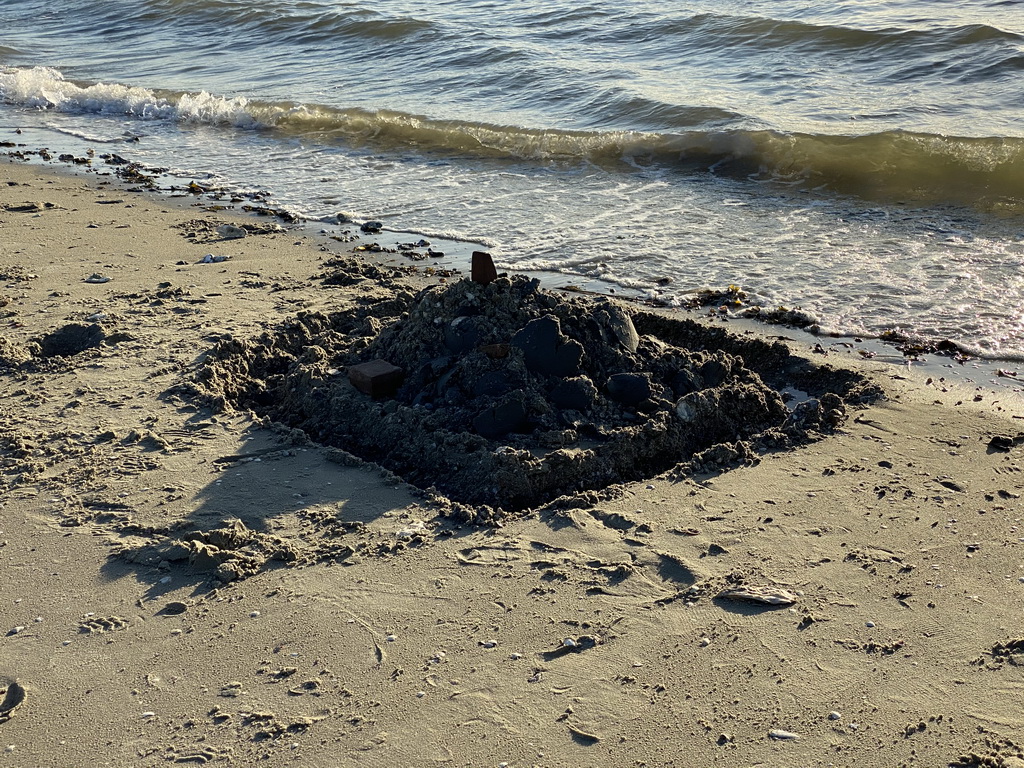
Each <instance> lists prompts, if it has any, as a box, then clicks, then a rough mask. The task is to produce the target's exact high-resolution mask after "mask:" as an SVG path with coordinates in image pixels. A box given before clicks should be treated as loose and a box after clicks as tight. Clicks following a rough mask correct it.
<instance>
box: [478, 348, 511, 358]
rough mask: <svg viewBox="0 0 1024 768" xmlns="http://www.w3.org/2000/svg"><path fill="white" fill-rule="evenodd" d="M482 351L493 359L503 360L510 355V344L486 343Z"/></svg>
mask: <svg viewBox="0 0 1024 768" xmlns="http://www.w3.org/2000/svg"><path fill="white" fill-rule="evenodd" d="M480 351H481V352H483V353H484V354H485V355H487V356H488V357H489V358H491V359H492V360H501V359H503V358H506V357H508V344H484V345H483V346H482V347H480Z"/></svg>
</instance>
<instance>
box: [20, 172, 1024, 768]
mask: <svg viewBox="0 0 1024 768" xmlns="http://www.w3.org/2000/svg"><path fill="white" fill-rule="evenodd" d="M0 167H2V168H3V175H4V181H5V182H7V184H5V185H3V186H0V236H2V238H3V243H4V246H3V250H2V251H0V269H2V270H3V271H4V274H5V278H4V279H3V281H0V296H3V297H5V298H6V300H7V301H6V304H5V305H4V306H3V307H2V308H0V312H3V313H4V317H3V331H2V332H0V335H2V336H3V337H4V339H6V340H7V341H9V342H11V343H12V344H14V345H16V346H17V347H19V348H22V349H23V348H25V347H26V346H27V344H28V343H29V342H30V341H31V340H32V339H38V338H40V337H42V336H44V335H45V334H46V333H49V332H51V331H53V330H56V329H58V328H60V327H62V326H65V325H67V324H69V323H76V322H80V323H88V322H95V321H90V320H89V318H92V317H96V316H97V315H105V316H106V317H105V318H104V319H103V320H102V323H103V327H104V330H105V332H106V333H107V334H108V337H112V338H113V340H111V339H110V338H108V340H107V341H106V342H105V343H102V344H99V345H97V346H94V347H89V348H87V349H85V350H83V351H82V352H81V353H79V354H77V355H74V356H72V357H67V358H51V359H50V360H49V361H43V362H40V363H38V364H36V365H34V366H32V367H27V368H21V369H16V370H13V371H12V370H5V371H3V373H2V374H0V413H2V416H3V419H2V424H3V425H4V426H3V429H2V431H0V480H2V482H3V484H4V492H3V496H2V501H0V508H2V510H3V524H2V532H0V542H2V546H0V557H2V558H3V561H4V572H5V574H9V576H8V578H6V579H5V580H4V583H3V586H2V587H0V622H3V623H0V642H2V643H4V644H5V648H4V650H5V653H4V654H3V658H4V661H3V666H0V687H6V688H8V689H10V688H11V683H8V682H5V681H7V680H14V681H16V682H17V684H18V686H21V689H20V690H22V691H23V693H24V698H23V700H18V701H16V702H15V703H14V705H13V706H12V707H11V708H10V710H9V711H8V712H3V711H0V745H3V746H4V747H5V749H6V751H5V752H4V753H3V754H0V760H6V761H7V763H8V764H10V765H37V764H38V765H47V764H67V765H73V764H86V763H89V764H93V765H115V764H124V762H126V761H129V762H133V763H135V764H138V765H144V766H150V765H152V766H155V765H164V764H166V763H167V762H168V761H178V762H187V761H192V762H214V763H218V762H222V763H223V764H237V765H248V764H252V763H253V762H255V761H256V760H260V761H261V762H262V763H263V764H266V765H271V766H273V765H286V764H287V765H293V764H295V762H296V760H298V761H299V762H302V763H303V764H309V765H321V764H340V763H346V762H351V763H356V764H360V763H365V764H371V765H376V764H382V763H384V762H389V763H391V764H408V765H412V764H421V763H423V762H425V761H431V762H436V763H438V764H441V765H498V764H501V763H507V764H508V765H512V766H528V765H540V766H562V765H565V766H569V765H572V766H579V765H595V766H605V765H607V766H613V765H614V766H618V765H631V764H644V763H647V764H652V765H671V764H673V763H674V764H679V765H682V764H684V763H685V764H715V763H718V762H722V763H723V764H726V763H727V764H765V763H767V764H785V763H792V764H796V763H801V764H808V765H850V764H857V765H865V766H871V765H878V766H891V765H897V764H908V765H922V766H932V765H950V764H952V765H959V766H982V765H993V764H994V765H998V766H1003V767H1004V768H1017V767H1018V766H1019V765H1020V764H1021V763H1020V760H1021V756H1022V754H1024V753H1022V749H1024V748H1022V746H1021V744H1020V741H1019V739H1018V740H1017V741H1016V742H1015V741H1014V736H1015V733H1019V732H1020V728H1021V727H1022V726H1024V721H1022V720H1021V716H1020V713H1019V706H1018V701H1017V695H1016V688H1015V684H1014V682H1013V680H1014V678H1013V677H1012V676H1013V674H1014V670H1015V669H1016V668H1017V666H1015V665H1017V664H1020V663H1024V639H1021V633H1020V632H1019V630H1016V629H1015V627H1017V626H1018V625H1019V619H1020V617H1021V615H1022V613H1024V554H1022V553H1024V521H1022V519H1021V513H1020V512H1019V503H1020V502H1019V501H1018V499H1019V498H1020V495H1021V494H1022V488H1021V485H1022V483H1021V481H1020V480H1019V479H1018V475H1019V469H1018V467H1017V463H1018V462H1019V459H1020V451H1022V450H1024V447H1021V446H1019V445H1017V444H1016V442H1015V441H1014V438H1016V436H1018V435H1020V434H1021V432H1024V430H1022V429H1021V428H1020V425H1021V423H1022V421H1021V420H1022V419H1024V407H1022V404H1021V401H1020V400H1019V398H1017V397H1016V396H1011V395H1008V393H1005V392H998V391H996V392H992V391H980V390H978V389H972V388H971V387H969V386H966V387H965V386H959V385H957V384H950V385H949V386H940V384H943V383H942V382H937V381H932V383H931V384H927V383H925V382H926V378H925V376H923V375H921V374H920V373H918V372H917V371H915V370H904V369H903V367H893V366H891V365H889V364H880V363H878V362H877V361H871V360H861V359H858V358H859V357H860V356H859V355H857V354H856V352H855V351H845V352H842V353H837V354H834V355H831V356H826V357H825V359H823V360H816V361H815V362H819V363H820V362H825V363H832V362H833V361H836V362H835V363H834V364H835V365H837V366H840V367H843V368H851V369H853V370H855V371H857V372H858V373H861V374H863V375H866V376H867V377H869V378H870V379H871V380H872V381H874V382H876V383H878V384H879V385H880V386H881V387H882V388H883V389H884V390H885V391H886V393H887V394H888V398H887V399H885V400H880V401H877V402H875V403H872V404H869V405H866V406H864V407H861V408H852V407H851V408H850V410H849V414H848V418H847V420H846V421H845V422H844V423H843V424H842V425H841V427H840V428H839V429H838V430H837V431H836V432H835V433H834V434H830V435H827V436H824V437H823V438H821V439H819V440H816V441H814V442H810V443H807V444H805V445H800V446H798V447H795V448H793V449H790V450H785V451H778V452H775V453H764V454H761V455H759V456H758V457H757V461H756V462H752V463H751V464H750V465H749V466H741V467H738V468H735V469H729V470H727V471H721V472H715V473H710V474H699V475H693V476H689V477H682V478H679V477H672V476H671V473H665V474H660V475H657V476H655V477H652V478H649V479H647V480H640V481H636V482H630V483H623V484H620V485H618V486H616V487H615V488H613V489H612V490H611V491H610V492H607V493H604V492H599V493H595V494H594V495H593V497H592V498H589V497H588V498H584V499H582V500H581V501H580V503H579V504H578V505H576V506H569V507H568V508H565V509H561V510H555V509H545V508H539V509H533V510H526V511H524V512H523V513H522V514H521V515H518V516H514V517H512V518H509V519H507V520H505V521H504V524H503V526H502V527H500V528H493V527H472V526H465V525H461V524H459V523H458V522H457V521H456V520H454V519H453V518H452V517H451V516H446V514H445V513H446V510H445V509H444V508H443V506H442V507H439V506H437V505H436V504H432V503H431V502H430V501H429V500H425V499H424V497H423V495H422V494H421V493H416V492H415V491H414V490H413V489H411V488H410V487H409V486H406V485H404V484H403V483H402V482H400V481H399V480H397V479H396V478H395V477H394V476H393V475H390V474H389V473H386V472H385V473H382V472H381V471H380V470H379V469H377V468H374V467H373V466H372V465H368V464H366V463H365V462H350V461H348V460H347V459H346V458H345V456H339V454H338V452H337V451H334V450H332V449H330V448H326V447H324V446H321V445H317V444H315V443H312V442H310V441H309V440H308V439H307V438H305V437H304V436H303V435H301V434H296V432H295V430H288V429H285V428H281V427H279V426H274V425H272V424H269V423H267V422H266V421H265V420H263V421H261V420H258V419H256V418H254V417H253V416H252V415H251V414H249V413H246V412H245V411H241V410H228V411H225V412H223V413H213V412H210V411H207V410H204V409H201V408H197V407H196V406H195V405H194V404H191V403H188V402H186V401H182V400H176V399H174V398H173V397H168V396H167V395H166V393H167V392H168V390H170V389H172V388H173V387H174V386H175V385H176V384H178V383H180V382H181V381H182V379H183V377H185V376H187V375H188V374H189V373H190V372H191V371H194V370H195V366H196V364H197V361H200V360H202V359H203V358H204V357H205V356H207V355H208V354H209V351H210V349H211V348H212V347H213V346H214V344H216V342H217V341H218V340H223V339H226V338H227V337H228V336H231V337H234V338H238V339H247V338H252V337H255V336H258V335H259V334H260V333H262V332H263V331H265V330H268V329H269V328H270V327H273V326H276V325H278V324H280V323H281V322H283V321H285V320H286V319H287V318H289V317H293V316H295V315H297V314H298V313H300V312H318V311H320V312H333V311H338V310H340V309H344V308H346V307H357V306H359V303H360V301H363V300H365V299H367V298H368V297H379V296H381V295H382V294H384V293H386V288H385V287H384V286H382V284H381V282H380V281H379V280H375V279H366V280H362V281H360V282H358V283H354V284H353V285H350V286H345V287H332V286H329V285H325V284H324V283H323V282H322V281H316V280H313V279H311V278H310V276H311V275H315V274H320V273H322V272H323V270H324V264H325V262H326V261H327V260H329V259H330V258H331V257H332V256H335V255H337V254H338V253H341V254H344V253H346V252H347V251H346V246H348V250H351V244H350V243H349V244H342V243H338V242H337V241H330V240H328V239H327V238H325V237H322V236H320V235H319V234H309V233H303V232H299V233H297V232H296V231H293V230H288V229H286V230H285V231H282V232H269V231H268V232H267V233H265V234H249V235H247V236H246V237H244V238H240V239H237V240H222V239H218V238H216V236H214V237H212V238H211V237H206V236H205V235H203V232H208V230H203V229H202V228H201V227H199V226H197V225H196V224H195V221H196V220H198V219H210V220H213V219H216V220H221V219H223V220H225V221H227V222H228V223H231V224H233V225H235V226H242V225H243V224H245V223H250V224H251V223H252V221H253V219H251V218H249V217H241V216H238V215H237V213H236V212H233V211H230V210H224V211H216V212H211V211H204V210H202V206H198V205H192V204H189V205H184V204H182V203H183V201H181V200H177V199H165V198H163V197H155V196H152V195H150V194H149V193H135V192H128V191H126V190H125V188H124V187H123V185H121V184H119V183H118V182H116V181H114V180H113V179H110V180H107V179H104V178H102V177H98V176H94V175H92V174H89V175H87V176H79V175H73V174H68V173H62V172H60V169H44V168H40V167H36V166H31V165H25V164H20V163H17V162H13V161H12V162H9V163H5V164H3V165H2V166H0ZM105 181H109V182H110V183H109V184H105V183H104V182H105ZM11 182H14V183H13V184H11ZM30 202H34V203H36V204H37V206H38V207H37V209H35V210H16V209H17V208H19V207H20V206H24V205H25V204H26V203H30ZM190 222H191V223H190ZM183 224H186V225H187V226H185V227H182V225H183ZM189 232H192V233H193V234H195V233H199V234H200V235H203V236H199V237H192V238H188V237H185V236H184V235H185V234H187V233H189ZM329 246H330V247H331V250H332V251H335V253H329V252H327V251H325V250H322V249H323V248H326V247H329ZM211 251H212V252H213V253H215V254H221V255H227V256H230V257H231V258H230V259H227V260H224V261H222V262H215V263H202V260H203V257H204V255H205V254H206V253H210V252H211ZM93 274H97V275H99V276H100V277H101V278H110V279H109V281H108V282H88V281H87V279H88V278H89V277H90V276H91V275H93ZM28 275H36V276H35V277H28ZM439 280H440V278H438V277H434V278H430V281H431V282H434V283H438V282H439ZM414 284H415V285H423V284H424V277H423V276H422V275H420V276H418V277H416V278H415V279H414ZM387 290H390V289H387ZM713 326H714V327H716V328H719V327H724V328H725V329H726V330H731V331H733V332H734V333H739V334H746V333H747V332H748V331H749V332H750V333H751V334H753V331H752V330H751V329H750V328H748V327H746V326H745V325H743V324H740V323H737V322H735V321H729V322H728V323H723V322H721V321H717V322H714V323H713ZM773 330H775V329H774V328H767V329H765V328H763V327H762V329H761V330H760V331H759V332H758V334H757V335H758V336H760V337H762V338H769V339H774V338H776V335H774V334H773V333H772V331H773ZM815 341H816V342H818V343H820V342H821V341H822V340H821V339H817V340H815ZM813 343H814V341H808V342H806V343H804V342H802V341H799V340H789V341H787V344H788V345H790V346H791V347H792V348H793V350H794V353H795V354H797V355H800V356H808V357H809V356H810V354H809V353H808V350H809V349H810V348H812V347H813ZM3 351H4V350H0V352H3ZM811 354H813V353H811ZM836 358H840V359H839V360H836ZM944 390H945V391H944ZM1000 437H1002V438H1006V439H1008V440H1009V443H999V442H998V441H996V442H993V441H994V439H996V438H1000ZM236 519H237V520H240V521H241V525H238V524H235V523H232V522H231V521H232V520H236ZM193 532H196V533H194V534H193ZM225 572H232V573H234V574H235V576H234V577H233V578H231V579H230V580H227V581H225V580H224V579H223V578H220V577H218V575H217V574H221V575H223V574H224V573H225ZM736 584H742V585H745V586H747V587H759V588H763V589H773V590H775V591H776V592H778V591H779V590H783V591H785V592H786V593H788V594H790V595H791V596H793V597H794V598H795V600H794V602H793V603H792V604H787V605H781V606H778V607H774V606H772V605H770V604H764V603H761V604H759V603H750V602H734V601H731V600H729V599H727V598H723V597H722V594H723V593H724V592H727V591H728V588H729V587H730V586H735V585H736ZM567 639H568V640H571V641H572V643H571V644H570V643H567V642H566V640H567ZM17 690H19V689H15V691H17ZM19 698H20V697H17V696H16V697H14V699H19ZM12 700H13V699H12ZM833 713H834V714H836V715H837V717H833V716H832V715H833ZM8 715H9V717H6V716H8ZM666 734H671V738H666ZM780 734H789V736H786V735H780ZM792 735H795V736H798V737H799V738H791V737H790V736H792ZM680 755H683V756H684V757H680ZM985 760H989V761H990V762H988V763H986V762H985Z"/></svg>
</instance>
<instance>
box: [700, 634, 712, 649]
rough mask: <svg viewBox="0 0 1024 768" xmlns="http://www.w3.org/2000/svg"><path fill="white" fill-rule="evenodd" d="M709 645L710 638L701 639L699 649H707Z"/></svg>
mask: <svg viewBox="0 0 1024 768" xmlns="http://www.w3.org/2000/svg"><path fill="white" fill-rule="evenodd" d="M709 645H711V638H710V637H702V638H701V639H700V647H701V648H707V647H708V646H709Z"/></svg>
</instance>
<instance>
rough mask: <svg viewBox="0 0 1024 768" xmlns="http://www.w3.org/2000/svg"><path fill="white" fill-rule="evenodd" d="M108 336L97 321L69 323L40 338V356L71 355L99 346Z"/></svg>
mask: <svg viewBox="0 0 1024 768" xmlns="http://www.w3.org/2000/svg"><path fill="white" fill-rule="evenodd" d="M106 337H107V336H106V334H105V333H104V332H103V329H102V328H101V327H100V326H99V325H97V324H96V323H92V324H91V325H85V324H84V323H68V324H67V325H65V326H62V327H60V328H58V329H57V330H56V331H53V333H48V334H46V335H45V336H43V337H42V338H41V339H40V340H39V356H40V357H70V356H72V355H77V354H79V353H80V352H84V351H85V350H87V349H92V348H93V347H98V346H99V345H100V344H101V343H102V342H103V340H104V339H105V338H106Z"/></svg>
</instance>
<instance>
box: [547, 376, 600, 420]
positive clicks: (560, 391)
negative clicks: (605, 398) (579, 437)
mask: <svg viewBox="0 0 1024 768" xmlns="http://www.w3.org/2000/svg"><path fill="white" fill-rule="evenodd" d="M549 397H550V398H551V402H552V403H554V404H555V405H557V406H558V407H559V408H564V409H566V410H570V411H579V412H580V413H586V412H587V411H589V410H590V409H591V408H593V407H594V402H595V401H596V400H597V387H595V386H594V382H592V381H591V380H590V379H588V378H587V377H586V376H577V377H576V378H575V379H563V380H562V381H560V382H558V383H557V384H556V385H555V386H554V388H553V389H552V390H551V394H550V395H549Z"/></svg>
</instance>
